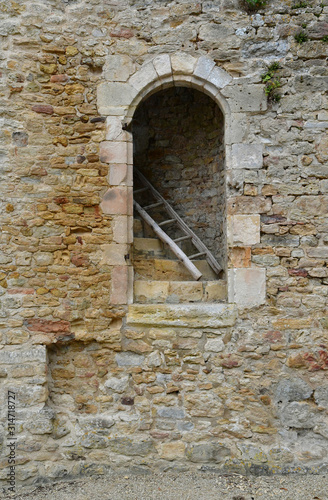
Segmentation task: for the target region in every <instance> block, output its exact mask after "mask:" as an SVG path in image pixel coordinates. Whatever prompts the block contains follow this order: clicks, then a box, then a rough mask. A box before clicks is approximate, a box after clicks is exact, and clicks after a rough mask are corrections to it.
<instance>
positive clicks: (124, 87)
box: [97, 52, 266, 307]
mask: <svg viewBox="0 0 328 500" xmlns="http://www.w3.org/2000/svg"><path fill="white" fill-rule="evenodd" d="M172 86H184V87H193V88H195V89H197V90H200V91H202V92H204V93H205V94H207V95H209V96H210V97H211V98H212V99H213V100H214V101H215V102H216V103H217V105H218V106H219V107H220V109H221V110H222V112H223V115H224V118H225V134H224V141H225V175H226V202H227V216H226V235H227V238H226V241H227V249H226V252H225V255H226V256H227V261H228V262H229V264H228V265H227V263H225V264H226V266H225V267H226V268H227V267H229V268H228V269H227V281H228V301H229V302H231V303H236V304H237V305H238V306H240V307H254V306H258V305H260V304H262V303H264V301H265V281H266V272H265V268H261V267H257V266H256V267H255V266H252V265H251V262H250V259H248V261H247V262H246V264H245V260H244V261H243V262H238V261H237V260H236V259H232V258H231V254H232V251H233V249H234V248H235V247H242V248H245V249H246V250H247V252H248V253H250V249H251V247H252V246H253V245H256V244H257V243H259V241H260V214H259V213H254V210H253V209H251V208H250V210H249V211H248V210H247V209H246V210H243V211H241V212H239V211H238V203H237V207H236V204H235V203H234V197H233V196H229V186H230V184H231V178H232V177H233V176H234V173H236V172H238V171H239V172H240V170H241V169H247V170H248V169H257V170H258V169H260V168H261V167H262V164H263V146H262V144H261V143H253V142H252V143H250V142H248V140H247V139H248V136H247V113H255V112H262V111H265V110H266V99H265V94H264V90H263V85H256V84H253V83H248V82H244V81H242V79H239V78H233V77H232V76H231V75H229V74H228V73H227V72H226V71H225V70H223V69H222V68H220V67H218V66H216V65H215V63H214V61H212V60H211V59H210V58H208V57H205V56H200V57H198V58H197V57H193V56H191V55H190V54H186V53H183V52H181V53H175V54H171V55H169V54H160V55H158V56H156V57H154V58H153V59H152V60H150V61H148V62H146V63H145V64H143V66H142V67H141V68H140V69H139V70H138V71H136V72H134V73H133V74H132V75H131V76H130V78H129V79H128V81H124V82H120V81H107V82H104V83H101V84H100V85H99V86H98V95H97V99H98V110H99V113H100V114H102V115H106V116H107V134H106V140H105V141H103V142H102V143H101V144H100V158H101V161H103V162H105V163H108V164H109V165H110V167H109V178H108V181H109V185H110V188H109V189H108V190H107V192H106V193H105V194H104V196H103V199H102V202H101V205H100V206H101V209H102V211H103V213H104V214H106V215H109V216H111V217H112V220H113V243H111V244H109V245H107V246H106V248H105V249H104V257H103V258H104V260H105V261H106V262H107V263H108V265H111V266H112V290H111V296H110V302H111V303H112V304H122V305H123V304H131V303H132V302H133V267H132V264H131V262H130V261H129V258H128V257H127V256H128V255H129V252H130V246H131V244H132V242H133V143H132V134H131V133H130V132H129V131H128V130H127V129H128V126H129V125H130V123H131V120H132V118H133V115H134V112H135V110H136V108H137V106H138V105H139V104H140V103H141V102H142V101H143V100H144V99H146V98H148V97H150V96H151V95H152V94H153V93H155V92H157V91H159V90H162V89H165V88H168V87H172Z"/></svg>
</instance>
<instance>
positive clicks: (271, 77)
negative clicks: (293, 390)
mask: <svg viewBox="0 0 328 500" xmlns="http://www.w3.org/2000/svg"><path fill="white" fill-rule="evenodd" d="M280 68H281V66H280V64H279V62H274V63H272V64H270V66H269V67H268V70H267V72H266V73H264V74H263V75H261V79H262V82H263V83H265V89H264V91H265V94H266V95H267V97H268V100H269V101H273V102H278V101H280V99H281V95H280V94H279V93H278V92H276V90H277V89H278V88H279V87H281V82H280V78H279V76H276V71H278V69H280Z"/></svg>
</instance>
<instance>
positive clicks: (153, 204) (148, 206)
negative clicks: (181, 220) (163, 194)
mask: <svg viewBox="0 0 328 500" xmlns="http://www.w3.org/2000/svg"><path fill="white" fill-rule="evenodd" d="M160 205H163V202H162V201H158V202H157V203H152V204H151V205H147V206H146V207H142V208H143V209H144V210H149V209H151V208H155V207H159V206H160Z"/></svg>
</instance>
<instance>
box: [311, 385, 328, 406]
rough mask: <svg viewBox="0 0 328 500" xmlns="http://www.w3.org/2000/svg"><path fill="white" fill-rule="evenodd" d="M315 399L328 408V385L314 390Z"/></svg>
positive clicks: (318, 403) (319, 404)
mask: <svg viewBox="0 0 328 500" xmlns="http://www.w3.org/2000/svg"><path fill="white" fill-rule="evenodd" d="M314 400H315V402H316V403H317V405H318V406H322V407H323V408H327V410H328V385H323V386H321V387H318V388H317V389H316V390H315V391H314Z"/></svg>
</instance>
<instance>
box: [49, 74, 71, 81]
mask: <svg viewBox="0 0 328 500" xmlns="http://www.w3.org/2000/svg"><path fill="white" fill-rule="evenodd" d="M67 80H68V75H51V77H50V81H51V83H57V82H60V83H63V82H64V83H65V82H67Z"/></svg>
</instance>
